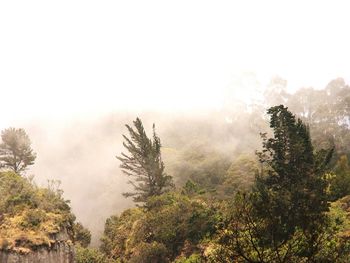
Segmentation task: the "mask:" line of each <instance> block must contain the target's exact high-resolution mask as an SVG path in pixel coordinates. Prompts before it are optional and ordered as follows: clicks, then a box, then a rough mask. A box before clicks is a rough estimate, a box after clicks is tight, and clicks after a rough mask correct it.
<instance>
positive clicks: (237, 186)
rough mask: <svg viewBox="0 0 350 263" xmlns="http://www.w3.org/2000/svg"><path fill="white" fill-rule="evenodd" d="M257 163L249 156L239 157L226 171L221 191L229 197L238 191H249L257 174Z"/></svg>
mask: <svg viewBox="0 0 350 263" xmlns="http://www.w3.org/2000/svg"><path fill="white" fill-rule="evenodd" d="M258 169H259V168H258V162H257V161H256V160H255V159H254V158H253V157H251V156H248V155H240V156H238V157H237V159H235V160H234V161H233V163H232V164H231V166H230V168H229V169H228V170H227V173H226V176H225V181H224V183H223V184H222V187H221V188H222V191H223V192H224V195H225V196H228V197H231V196H232V195H233V194H234V193H236V192H238V191H243V192H245V191H250V190H251V188H252V186H253V184H254V180H255V176H256V174H257V172H258Z"/></svg>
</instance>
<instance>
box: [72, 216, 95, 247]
mask: <svg viewBox="0 0 350 263" xmlns="http://www.w3.org/2000/svg"><path fill="white" fill-rule="evenodd" d="M73 229H74V242H75V243H76V244H79V245H80V246H81V247H83V248H86V247H88V246H89V245H90V242H91V233H90V231H89V229H87V228H85V227H84V226H83V225H82V224H81V223H79V222H78V223H74V225H73Z"/></svg>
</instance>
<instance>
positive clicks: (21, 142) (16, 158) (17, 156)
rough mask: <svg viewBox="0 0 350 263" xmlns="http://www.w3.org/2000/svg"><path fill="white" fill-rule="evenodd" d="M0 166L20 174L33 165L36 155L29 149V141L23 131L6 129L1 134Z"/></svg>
mask: <svg viewBox="0 0 350 263" xmlns="http://www.w3.org/2000/svg"><path fill="white" fill-rule="evenodd" d="M1 139H2V143H1V144H0V165H1V168H3V169H10V170H12V171H14V172H15V173H22V172H23V171H25V170H26V169H27V167H28V166H29V165H33V164H34V161H35V158H36V154H35V153H34V152H33V150H32V148H31V142H30V139H29V137H28V135H27V133H26V132H25V130H24V129H15V128H8V129H5V130H3V131H2V133H1Z"/></svg>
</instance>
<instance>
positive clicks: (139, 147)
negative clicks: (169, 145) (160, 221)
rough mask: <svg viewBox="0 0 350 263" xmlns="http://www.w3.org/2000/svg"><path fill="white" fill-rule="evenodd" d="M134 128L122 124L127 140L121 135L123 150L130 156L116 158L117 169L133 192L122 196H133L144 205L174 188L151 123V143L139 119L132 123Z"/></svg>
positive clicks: (122, 155) (123, 155) (124, 155)
mask: <svg viewBox="0 0 350 263" xmlns="http://www.w3.org/2000/svg"><path fill="white" fill-rule="evenodd" d="M133 124H134V126H135V129H134V128H132V127H130V126H129V125H125V126H126V128H127V129H128V131H129V134H130V138H128V137H127V136H125V135H123V137H124V140H125V142H123V145H124V147H125V148H126V149H127V150H128V152H129V155H128V154H125V153H121V156H119V157H118V156H117V159H118V160H120V161H121V165H120V168H121V169H122V171H123V173H124V174H125V175H127V176H129V177H131V178H133V179H132V180H129V184H131V185H132V186H133V187H134V192H127V193H123V195H124V196H125V197H132V198H133V201H134V202H136V203H144V202H146V201H147V199H148V198H149V197H151V196H157V195H161V194H162V193H164V192H166V191H167V190H168V189H169V188H171V187H173V183H172V177H171V176H169V175H167V174H166V173H165V172H164V163H163V161H162V157H161V151H160V150H161V142H160V139H159V137H158V136H157V134H156V132H155V125H154V124H153V138H152V139H153V140H152V139H150V138H148V137H147V135H146V132H145V129H144V128H143V124H142V122H141V120H140V119H139V118H137V119H136V120H135V121H134V122H133Z"/></svg>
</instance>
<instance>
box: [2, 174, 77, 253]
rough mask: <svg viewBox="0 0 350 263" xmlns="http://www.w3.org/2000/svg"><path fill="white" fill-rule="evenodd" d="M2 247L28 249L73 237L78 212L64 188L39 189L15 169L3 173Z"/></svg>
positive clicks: (25, 250)
mask: <svg viewBox="0 0 350 263" xmlns="http://www.w3.org/2000/svg"><path fill="white" fill-rule="evenodd" d="M0 196H1V199H0V249H5V250H17V251H22V252H28V251H30V250H31V249H35V248H37V247H40V246H48V247H49V246H51V244H52V243H53V242H55V237H56V236H57V235H59V234H64V235H66V238H67V240H69V239H72V237H73V227H72V226H73V222H74V220H75V217H74V215H73V214H72V213H71V211H70V207H69V205H68V202H67V201H66V200H64V199H63V198H62V196H61V192H60V191H53V190H52V189H48V188H39V187H37V186H35V185H34V184H33V183H31V182H30V181H29V180H28V179H26V178H24V177H21V176H19V175H18V174H15V173H13V172H1V173H0Z"/></svg>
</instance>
